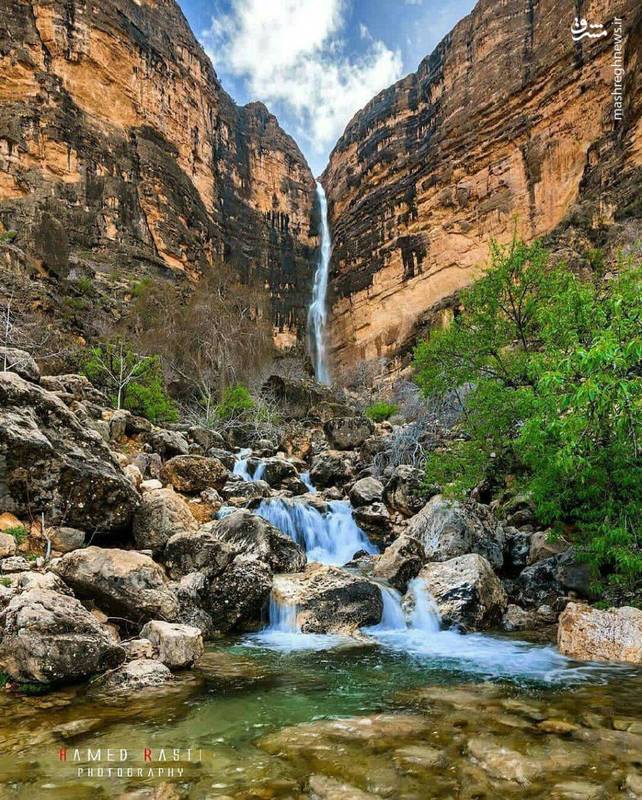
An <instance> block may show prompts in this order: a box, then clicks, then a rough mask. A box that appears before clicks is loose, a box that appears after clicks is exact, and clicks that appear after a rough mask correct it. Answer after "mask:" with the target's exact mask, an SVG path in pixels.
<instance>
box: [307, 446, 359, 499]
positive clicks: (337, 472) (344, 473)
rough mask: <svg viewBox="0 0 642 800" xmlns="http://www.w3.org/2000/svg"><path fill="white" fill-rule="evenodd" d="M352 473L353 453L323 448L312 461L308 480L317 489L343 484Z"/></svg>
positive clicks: (348, 479) (341, 485)
mask: <svg viewBox="0 0 642 800" xmlns="http://www.w3.org/2000/svg"><path fill="white" fill-rule="evenodd" d="M353 475H354V455H353V454H348V453H342V452H340V451H338V450H325V451H324V452H323V453H319V455H318V456H316V458H314V460H313V461H312V467H311V469H310V480H311V481H312V483H313V484H314V485H315V486H316V487H317V488H319V489H325V488H327V487H329V486H340V487H343V486H345V484H346V483H348V482H349V481H350V479H351V478H352V477H353Z"/></svg>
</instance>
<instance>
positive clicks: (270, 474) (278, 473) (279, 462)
mask: <svg viewBox="0 0 642 800" xmlns="http://www.w3.org/2000/svg"><path fill="white" fill-rule="evenodd" d="M296 477H297V471H296V468H295V466H294V464H291V463H290V462H289V461H286V460H285V459H284V458H278V457H274V458H266V459H265V460H264V461H263V469H262V470H261V479H262V480H264V481H266V482H267V483H268V484H269V485H270V486H273V487H275V488H278V487H279V486H281V484H282V483H283V482H284V481H286V480H288V479H289V478H296Z"/></svg>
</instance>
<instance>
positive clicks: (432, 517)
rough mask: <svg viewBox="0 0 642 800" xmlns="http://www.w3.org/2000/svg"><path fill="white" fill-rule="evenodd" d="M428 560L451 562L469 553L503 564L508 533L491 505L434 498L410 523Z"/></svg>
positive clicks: (497, 564) (498, 565) (493, 563)
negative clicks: (489, 506)
mask: <svg viewBox="0 0 642 800" xmlns="http://www.w3.org/2000/svg"><path fill="white" fill-rule="evenodd" d="M408 533H409V534H410V535H411V536H414V537H415V538H416V539H419V541H420V542H421V543H422V544H423V546H424V550H425V551H426V558H427V559H428V561H448V560H449V559H451V558H455V557H457V556H463V555H466V554H467V553H477V554H479V555H482V556H484V558H486V559H488V561H489V562H490V563H491V564H492V566H493V567H494V568H495V569H500V568H501V567H502V566H503V564H504V545H505V542H506V533H505V530H504V526H503V525H502V524H501V523H500V522H498V521H497V519H496V518H495V516H494V515H493V513H492V511H491V510H490V509H489V508H488V506H483V505H480V504H479V503H473V502H469V503H459V502H457V501H455V500H446V499H445V498H444V497H442V496H441V495H436V496H435V497H433V498H432V499H431V500H430V501H429V502H428V503H426V505H425V506H424V507H423V508H422V509H421V511H420V512H419V513H418V514H416V515H415V516H414V517H412V519H411V520H410V521H409V523H408Z"/></svg>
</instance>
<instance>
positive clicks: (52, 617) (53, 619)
mask: <svg viewBox="0 0 642 800" xmlns="http://www.w3.org/2000/svg"><path fill="white" fill-rule="evenodd" d="M2 622H3V626H4V632H3V634H2V640H1V642H0V665H1V666H2V670H3V671H4V672H6V673H7V674H8V675H9V676H10V677H11V679H12V680H14V681H33V682H36V683H43V684H49V683H68V682H73V681H77V680H80V679H82V678H85V677H87V676H88V675H93V674H95V673H97V672H103V671H105V670H107V669H112V668H114V667H117V666H118V665H119V664H121V663H122V662H123V661H124V660H125V651H124V650H123V649H122V648H121V647H120V646H119V645H118V644H116V643H115V642H114V640H113V638H112V635H111V633H110V632H109V630H108V629H107V628H106V627H105V626H103V625H101V624H100V623H99V622H98V621H97V620H96V618H95V617H94V616H93V615H92V614H90V613H89V611H87V610H86V609H85V608H84V606H83V605H82V604H81V603H80V602H79V601H78V600H76V599H75V598H74V597H70V596H69V595H65V594H59V593H58V592H54V591H51V590H47V589H39V588H33V589H31V590H29V591H25V592H22V593H21V594H19V595H17V596H16V597H14V598H13V599H12V600H11V601H10V603H9V605H8V606H7V608H6V609H5V610H4V612H3V614H2Z"/></svg>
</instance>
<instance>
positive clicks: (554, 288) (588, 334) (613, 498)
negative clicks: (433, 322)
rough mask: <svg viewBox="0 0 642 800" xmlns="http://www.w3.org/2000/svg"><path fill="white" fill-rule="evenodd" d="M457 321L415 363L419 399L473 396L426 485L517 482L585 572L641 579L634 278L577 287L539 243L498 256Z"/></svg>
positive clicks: (433, 461)
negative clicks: (450, 393)
mask: <svg viewBox="0 0 642 800" xmlns="http://www.w3.org/2000/svg"><path fill="white" fill-rule="evenodd" d="M491 255H492V260H491V266H490V269H489V271H488V273H487V274H486V275H485V276H484V277H483V278H481V279H480V280H479V281H478V282H477V283H476V284H475V285H474V286H472V287H471V288H470V289H469V290H467V291H465V292H464V293H463V294H462V305H463V312H462V313H461V315H459V316H458V317H457V318H456V319H455V321H454V323H453V324H452V325H451V326H450V327H449V328H448V329H447V330H444V331H438V332H436V333H435V334H433V335H432V336H431V337H430V339H429V340H428V341H426V342H422V343H421V344H420V345H419V346H418V348H417V350H416V353H415V366H416V370H417V382H418V383H419V385H420V387H421V388H422V390H423V391H424V393H425V394H426V395H427V396H435V395H439V394H441V393H443V392H445V391H447V390H449V389H457V387H462V386H464V385H466V386H469V387H470V386H472V389H471V391H469V392H468V393H467V394H466V397H465V399H464V415H463V421H462V425H461V428H462V434H463V436H462V440H461V441H460V442H458V443H457V444H455V445H453V446H452V447H450V448H448V449H446V450H445V451H443V452H438V453H433V454H431V456H430V457H429V459H428V462H427V468H428V471H429V478H430V480H432V481H434V480H438V481H439V482H441V483H442V485H444V486H445V487H446V488H447V490H448V491H450V492H452V493H456V494H465V493H466V492H468V491H470V490H471V489H472V488H473V487H474V486H475V485H477V484H478V483H480V482H481V481H482V480H484V479H486V480H488V479H489V478H490V482H491V484H492V479H493V475H498V474H499V475H501V474H503V473H505V472H506V471H507V470H512V471H516V473H517V474H518V475H520V476H521V483H522V484H524V486H525V488H526V489H528V490H529V491H530V492H531V493H532V495H533V498H534V500H535V503H536V507H537V513H538V516H539V518H540V520H541V521H542V522H543V523H546V524H550V525H553V526H557V527H559V528H561V527H563V526H565V527H566V529H567V530H568V531H571V532H574V535H575V537H576V539H577V541H578V543H579V545H580V546H581V548H582V550H583V552H584V554H585V555H586V557H587V558H588V559H589V560H590V562H591V563H592V565H593V567H594V568H595V574H596V576H597V577H598V582H599V577H600V576H602V577H603V578H605V579H606V582H607V583H610V584H617V585H618V586H621V587H622V586H626V587H628V588H629V589H637V588H638V584H639V583H640V582H641V581H642V550H641V546H642V541H639V537H640V523H639V518H640V513H641V512H642V464H641V461H640V437H641V436H642V292H641V291H640V290H641V289H642V270H641V269H640V268H639V267H636V268H633V267H631V266H630V265H621V269H620V271H619V274H618V277H615V278H611V279H610V280H607V279H605V278H604V277H603V276H602V275H601V274H599V273H596V274H595V276H594V280H593V281H582V280H580V279H579V278H578V277H576V276H575V275H573V274H572V273H571V272H570V270H568V268H567V267H566V266H565V265H563V264H560V265H550V264H549V257H548V254H547V253H546V251H545V250H544V249H543V247H542V246H541V244H539V243H535V244H532V245H525V244H522V243H520V242H513V244H512V245H510V246H509V247H503V248H502V247H499V246H497V245H494V246H493V248H492V251H491Z"/></svg>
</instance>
